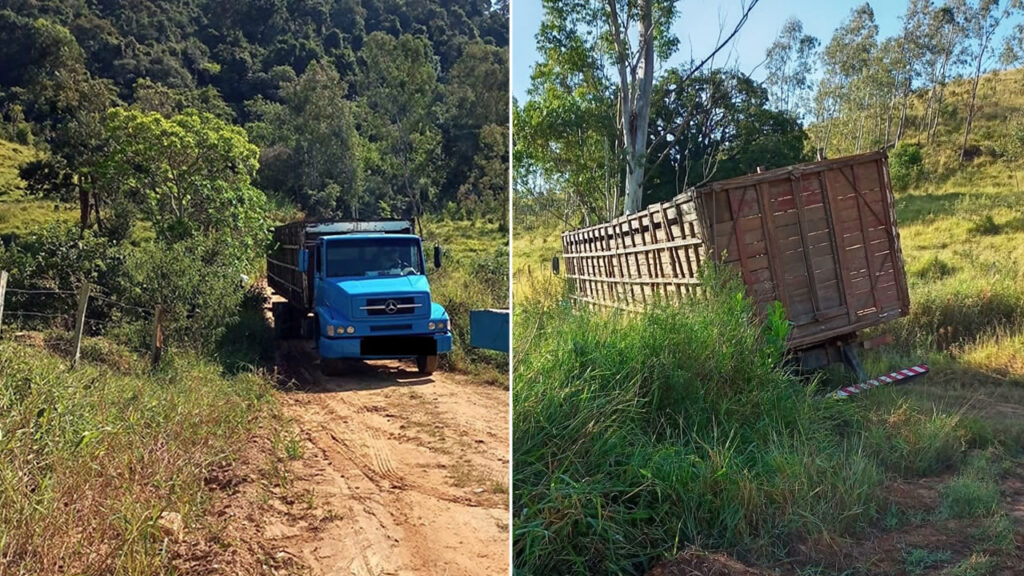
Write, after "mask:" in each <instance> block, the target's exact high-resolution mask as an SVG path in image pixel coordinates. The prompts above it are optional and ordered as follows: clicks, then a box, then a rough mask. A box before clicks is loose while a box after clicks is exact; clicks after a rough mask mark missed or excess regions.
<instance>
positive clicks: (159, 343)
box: [153, 304, 164, 368]
mask: <svg viewBox="0 0 1024 576" xmlns="http://www.w3.org/2000/svg"><path fill="white" fill-rule="evenodd" d="M163 321H164V308H163V306H160V305H159V304H157V305H156V309H155V310H153V367H154V368H155V367H156V366H158V365H159V364H160V356H161V355H163V352H164V329H163Z"/></svg>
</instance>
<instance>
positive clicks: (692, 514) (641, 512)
mask: <svg viewBox="0 0 1024 576" xmlns="http://www.w3.org/2000/svg"><path fill="white" fill-rule="evenodd" d="M736 294H737V292H736V290H735V285H731V284H727V287H726V288H725V289H724V290H723V292H722V293H721V294H718V295H711V296H708V297H706V298H702V299H700V300H696V301H689V302H685V303H683V304H682V305H680V306H679V307H672V306H665V307H658V308H657V309H652V310H650V311H648V312H645V313H642V314H638V315H635V316H623V315H620V314H614V313H612V314H586V313H575V312H572V311H570V310H568V309H559V308H558V307H557V306H555V307H552V305H551V304H550V303H543V302H538V303H534V302H533V301H530V300H527V301H525V302H523V303H522V305H520V304H519V303H517V310H516V314H517V318H516V322H515V327H516V328H515V329H516V331H517V332H516V340H515V342H516V353H517V357H518V358H519V359H520V360H519V361H518V362H517V363H516V366H515V382H516V385H515V386H514V387H513V403H514V405H515V406H516V410H515V411H514V413H513V435H514V438H513V446H514V450H515V453H514V460H515V462H516V466H515V471H514V473H515V478H514V500H515V504H514V514H513V517H514V518H515V522H514V526H513V535H514V548H515V555H516V560H515V562H516V566H517V568H519V569H520V570H522V573H524V574H530V573H581V572H585V573H609V572H610V573H642V572H643V571H644V570H645V569H646V568H648V567H649V565H650V563H651V561H653V560H654V559H656V558H658V557H660V556H661V555H662V554H666V553H671V552H672V551H673V550H674V549H678V547H679V546H682V545H683V544H684V543H690V542H695V541H697V540H698V539H699V540H700V541H701V542H702V545H704V546H707V547H712V548H742V549H745V550H747V551H749V552H751V553H753V554H773V553H775V552H773V551H775V550H778V548H777V546H780V544H781V540H782V539H784V538H787V537H801V536H805V537H806V536H811V535H818V534H823V533H829V534H834V533H850V532H851V531H853V530H856V528H857V527H858V526H863V525H864V524H865V523H866V522H867V521H868V520H869V519H871V518H873V517H874V515H875V514H876V513H877V510H878V506H879V504H880V502H879V501H878V496H877V494H878V490H877V489H878V487H880V485H881V484H882V481H883V477H882V473H881V470H880V469H879V468H878V466H877V465H876V464H875V463H874V462H873V461H872V459H871V458H870V457H869V455H868V454H867V453H866V451H865V445H864V443H863V441H862V439H861V437H860V436H857V435H854V436H849V437H848V436H847V432H843V431H848V430H851V429H859V428H860V427H861V426H862V425H863V424H862V423H861V424H858V422H859V416H858V410H857V407H856V405H854V404H849V403H847V404H841V403H835V402H830V403H825V404H822V403H820V402H819V401H817V400H816V399H815V397H814V393H813V390H809V389H807V388H806V387H805V386H804V385H803V384H802V383H801V382H800V381H799V380H798V379H796V378H795V377H793V376H792V375H791V374H789V373H788V372H786V371H785V370H784V369H783V368H781V367H780V364H779V363H777V362H776V359H777V354H776V351H775V350H774V349H773V347H772V346H770V345H768V340H769V339H770V338H771V336H772V334H773V330H772V329H768V330H764V329H762V327H761V326H760V325H759V323H758V322H757V321H756V320H755V316H754V314H753V308H752V305H751V304H750V302H749V301H747V300H745V299H743V298H737V297H736ZM538 314H540V315H543V316H542V317H541V316H537V315H538ZM520 331H525V333H523V337H522V338H520V337H519V336H520V333H521V332H520Z"/></svg>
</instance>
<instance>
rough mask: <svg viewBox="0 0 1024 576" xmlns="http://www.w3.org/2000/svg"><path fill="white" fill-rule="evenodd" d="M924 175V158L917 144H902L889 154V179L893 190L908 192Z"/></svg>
mask: <svg viewBox="0 0 1024 576" xmlns="http://www.w3.org/2000/svg"><path fill="white" fill-rule="evenodd" d="M923 175H924V158H923V156H922V154H921V147H920V146H918V145H917V144H900V145H899V146H897V147H895V148H893V150H892V152H891V153H889V178H890V180H891V181H892V185H893V188H895V189H896V190H906V189H907V188H910V187H911V186H913V185H914V184H917V183H918V182H919V181H920V179H921V177H922V176H923Z"/></svg>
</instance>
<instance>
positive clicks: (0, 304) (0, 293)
mask: <svg viewBox="0 0 1024 576" xmlns="http://www.w3.org/2000/svg"><path fill="white" fill-rule="evenodd" d="M6 296H7V270H0V325H3V322H4V299H5V298H6Z"/></svg>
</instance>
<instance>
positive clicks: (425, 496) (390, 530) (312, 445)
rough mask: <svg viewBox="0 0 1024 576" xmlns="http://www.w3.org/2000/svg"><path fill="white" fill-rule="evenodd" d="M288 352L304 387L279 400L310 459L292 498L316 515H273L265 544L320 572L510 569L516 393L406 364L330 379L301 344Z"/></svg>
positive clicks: (295, 477) (356, 368)
mask: <svg viewBox="0 0 1024 576" xmlns="http://www.w3.org/2000/svg"><path fill="white" fill-rule="evenodd" d="M281 352H282V353H281V354H279V358H280V361H281V362H282V363H283V364H284V365H285V366H287V367H288V368H289V369H290V370H291V372H292V373H293V374H294V375H295V378H296V380H297V381H298V382H299V386H298V388H297V389H296V390H294V391H286V392H282V393H281V394H280V398H279V401H280V404H281V405H282V408H283V410H284V412H285V414H286V416H287V417H289V418H291V419H293V420H294V422H295V425H296V428H297V430H298V432H299V434H300V438H301V442H300V443H301V448H302V452H303V455H302V457H301V458H298V459H297V460H296V461H295V462H294V463H293V467H292V470H291V474H292V479H291V482H292V486H291V489H290V492H291V493H292V494H297V495H300V496H299V500H301V501H305V502H304V503H299V505H298V506H293V507H297V508H306V509H308V510H309V511H310V513H309V514H298V515H296V514H286V515H272V517H271V518H269V519H268V521H267V523H266V524H265V526H264V527H263V538H264V545H265V546H266V548H270V549H274V550H280V551H281V553H286V554H288V555H290V556H293V557H294V558H296V559H298V560H300V561H301V562H302V563H303V564H305V565H306V566H307V567H308V568H309V569H310V570H311V571H312V573H314V574H325V575H327V574H329V575H334V574H338V575H342V574H344V575H349V574H353V575H373V576H377V575H383V574H389V575H406V574H410V575H411V574H439V575H443V574H448V575H452V576H455V575H459V574H467V575H468V574H498V573H505V572H507V571H508V469H509V456H508V454H509V451H508V432H509V427H508V392H507V391H506V390H502V389H499V388H495V387H493V386H483V385H478V384H475V383H473V382H472V381H471V380H470V379H469V378H468V377H465V376H461V375H456V374H450V373H444V372H437V373H435V374H434V375H433V376H430V377H423V376H420V375H419V374H418V373H417V372H416V371H415V366H413V365H412V364H411V363H402V362H397V361H386V362H373V363H357V364H355V365H353V366H352V367H351V372H350V373H349V374H348V375H346V376H345V377H330V378H328V377H325V376H323V375H321V373H320V371H319V370H318V369H317V367H316V365H315V363H314V360H313V358H312V352H311V350H308V349H307V348H306V347H305V346H303V345H302V344H301V343H299V342H292V343H288V345H287V346H286V347H284V348H283V349H282V351H281ZM275 516H276V517H275Z"/></svg>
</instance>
